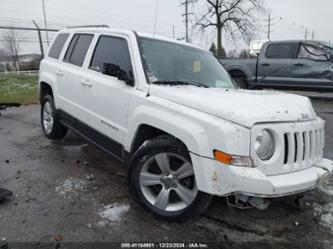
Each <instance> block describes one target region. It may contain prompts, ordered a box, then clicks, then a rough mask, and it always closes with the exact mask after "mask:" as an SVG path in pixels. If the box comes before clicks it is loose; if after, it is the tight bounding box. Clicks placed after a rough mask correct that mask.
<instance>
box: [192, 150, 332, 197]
mask: <svg viewBox="0 0 333 249" xmlns="http://www.w3.org/2000/svg"><path fill="white" fill-rule="evenodd" d="M191 157H192V161H193V165H194V170H195V175H196V181H197V185H198V189H199V190H200V191H203V192H206V193H209V194H212V195H217V196H228V195H232V194H243V195H247V196H255V197H263V198H274V197H282V196H288V195H294V194H298V193H303V192H307V191H310V190H312V189H315V188H317V187H318V186H320V185H321V184H322V183H324V182H326V181H327V180H328V179H329V178H330V177H331V175H332V171H333V162H332V161H331V160H327V159H322V160H321V161H320V162H318V163H316V164H315V165H313V166H312V167H310V168H307V169H305V170H301V171H297V172H292V173H288V174H283V175H275V176H266V175H265V174H263V173H262V172H261V171H260V170H258V169H256V168H245V167H235V166H226V165H223V164H221V163H219V162H216V161H215V160H212V159H208V158H202V157H200V156H197V155H193V154H192V155H191Z"/></svg>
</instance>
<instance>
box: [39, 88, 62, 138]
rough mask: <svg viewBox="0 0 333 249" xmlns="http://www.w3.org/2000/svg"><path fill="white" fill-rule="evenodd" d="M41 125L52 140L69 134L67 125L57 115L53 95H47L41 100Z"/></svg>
mask: <svg viewBox="0 0 333 249" xmlns="http://www.w3.org/2000/svg"><path fill="white" fill-rule="evenodd" d="M41 105H42V108H41V112H40V117H41V125H42V129H43V132H44V134H45V136H46V137H47V138H49V139H52V140H60V139H63V138H64V137H65V136H66V134H67V131H68V129H67V127H65V126H63V125H62V124H61V123H60V121H59V118H58V116H57V110H56V108H55V106H54V101H53V97H52V96H51V95H46V96H45V97H44V98H43V99H42V102H41Z"/></svg>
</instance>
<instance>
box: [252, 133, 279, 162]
mask: <svg viewBox="0 0 333 249" xmlns="http://www.w3.org/2000/svg"><path fill="white" fill-rule="evenodd" d="M254 148H255V151H256V153H257V155H258V157H259V158H260V159H261V160H263V161H267V160H269V159H271V158H272V156H273V154H274V151H275V142H274V137H273V135H272V134H271V133H270V132H269V131H268V130H261V131H260V132H259V134H258V135H257V137H256V141H255V143H254Z"/></svg>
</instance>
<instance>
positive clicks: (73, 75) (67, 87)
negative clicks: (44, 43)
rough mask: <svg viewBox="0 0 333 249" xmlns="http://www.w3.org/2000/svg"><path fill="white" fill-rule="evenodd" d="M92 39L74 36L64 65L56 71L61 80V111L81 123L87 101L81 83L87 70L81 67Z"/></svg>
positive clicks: (59, 89) (85, 35) (87, 36)
mask: <svg viewBox="0 0 333 249" xmlns="http://www.w3.org/2000/svg"><path fill="white" fill-rule="evenodd" d="M93 38H94V35H93V34H81V33H77V34H74V35H73V36H72V39H71V42H70V43H69V46H68V48H67V50H66V53H65V56H64V58H63V62H64V63H62V66H61V68H59V70H58V74H59V77H61V78H62V80H61V81H60V84H59V86H58V93H59V99H60V101H61V109H62V110H63V111H65V112H66V113H67V114H70V115H71V116H73V117H75V118H78V119H80V120H81V121H85V120H86V117H87V110H86V109H85V108H84V106H83V103H84V102H85V101H87V100H86V99H84V97H83V93H84V90H85V88H86V87H85V85H84V82H83V81H82V79H84V78H85V77H84V75H85V74H87V70H84V69H83V65H84V61H85V58H86V54H87V52H88V49H89V47H90V45H91V42H92V40H93Z"/></svg>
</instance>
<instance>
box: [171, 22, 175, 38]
mask: <svg viewBox="0 0 333 249" xmlns="http://www.w3.org/2000/svg"><path fill="white" fill-rule="evenodd" d="M172 39H175V25H172Z"/></svg>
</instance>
